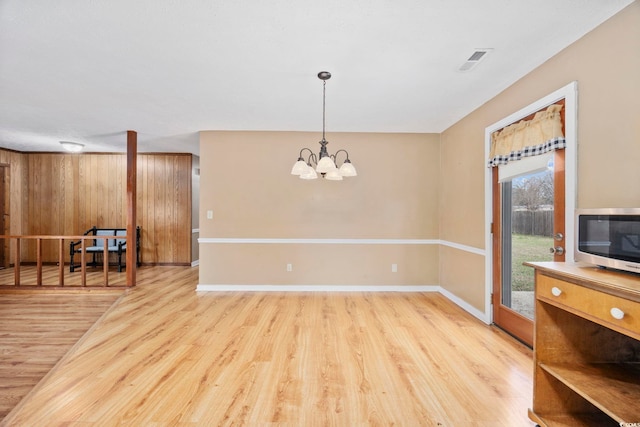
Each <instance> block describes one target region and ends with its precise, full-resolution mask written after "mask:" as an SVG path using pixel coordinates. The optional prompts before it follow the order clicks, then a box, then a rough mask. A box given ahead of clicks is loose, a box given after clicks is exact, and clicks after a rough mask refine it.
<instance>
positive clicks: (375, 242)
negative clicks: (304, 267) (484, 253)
mask: <svg viewBox="0 0 640 427" xmlns="http://www.w3.org/2000/svg"><path fill="white" fill-rule="evenodd" d="M198 243H216V244H220V243H234V244H246V243H248V244H305V245H313V244H317V245H437V244H440V240H437V239H261V238H234V237H200V238H199V239H198Z"/></svg>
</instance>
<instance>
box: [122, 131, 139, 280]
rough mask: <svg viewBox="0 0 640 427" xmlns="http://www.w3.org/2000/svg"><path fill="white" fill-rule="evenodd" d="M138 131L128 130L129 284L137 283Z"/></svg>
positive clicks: (127, 260)
mask: <svg viewBox="0 0 640 427" xmlns="http://www.w3.org/2000/svg"><path fill="white" fill-rule="evenodd" d="M137 152H138V133H137V132H136V131H133V130H128V131H127V252H126V255H125V259H126V265H127V286H135V285H136V268H137V264H136V259H137V256H136V255H137V254H136V251H137V248H136V222H137V217H136V214H137V210H136V205H137V191H136V184H137V156H138V153H137Z"/></svg>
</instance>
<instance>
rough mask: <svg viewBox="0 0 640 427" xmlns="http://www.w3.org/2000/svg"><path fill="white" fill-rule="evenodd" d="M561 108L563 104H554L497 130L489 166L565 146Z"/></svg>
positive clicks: (492, 136)
mask: <svg viewBox="0 0 640 427" xmlns="http://www.w3.org/2000/svg"><path fill="white" fill-rule="evenodd" d="M560 111H562V105H559V104H554V105H551V106H549V108H547V109H546V110H542V111H538V112H537V113H536V114H535V115H534V117H533V119H531V120H521V121H520V122H518V123H514V124H512V125H509V126H506V127H504V128H502V129H500V130H499V131H496V132H494V133H493V134H492V135H491V153H490V154H489V164H488V166H489V167H496V166H499V165H506V164H507V163H508V162H511V161H515V160H520V159H522V158H524V157H531V156H539V155H541V154H544V153H548V152H549V151H553V150H560V149H563V148H565V147H566V141H565V138H564V133H563V131H562V118H561V116H560Z"/></svg>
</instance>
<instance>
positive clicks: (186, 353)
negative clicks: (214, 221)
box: [0, 267, 533, 427]
mask: <svg viewBox="0 0 640 427" xmlns="http://www.w3.org/2000/svg"><path fill="white" fill-rule="evenodd" d="M197 274H198V269H197V268H185V267H155V268H150V269H145V268H143V269H141V270H140V271H139V272H138V279H139V284H138V286H137V287H135V288H134V289H132V290H128V291H126V292H125V295H124V296H123V297H122V298H121V299H120V300H118V302H117V303H116V304H115V305H114V306H113V307H112V308H111V309H110V310H109V311H108V312H107V314H106V315H105V316H103V317H102V318H101V319H100V320H99V321H98V322H97V323H96V324H95V325H94V326H93V328H92V329H91V331H90V332H89V333H88V334H86V335H85V336H84V337H83V338H82V340H81V341H80V342H79V343H78V344H77V345H76V346H75V347H74V348H73V350H72V351H71V352H70V353H68V354H67V355H66V356H65V357H64V358H63V359H62V360H61V361H60V363H58V365H57V366H56V368H55V369H54V370H53V371H52V372H50V373H49V374H48V375H47V376H46V377H45V379H44V380H43V381H42V382H41V383H39V384H38V386H36V388H35V389H34V390H33V391H32V392H31V393H30V394H29V395H28V396H27V397H26V398H25V399H24V400H23V401H22V402H21V403H20V404H19V405H18V406H17V407H16V408H15V409H14V410H13V411H12V412H11V413H10V414H9V415H8V416H7V417H6V418H5V419H4V420H3V422H2V423H0V425H3V426H5V425H6V426H25V425H28V426H40V425H47V426H55V425H65V426H74V425H83V426H92V425H93V426H98V425H100V426H109V425H135V426H148V425H153V426H174V425H179V426H182V425H184V426H215V425H247V426H256V425H258V426H271V425H285V426H357V425H372V426H377V425H399V426H405V425H406V426H418V425H420V426H462V425H465V426H467V425H468V426H509V427H513V426H531V425H532V423H531V422H529V421H528V418H527V408H528V407H529V406H530V405H531V396H532V370H533V368H532V364H533V362H532V356H531V351H530V350H529V349H527V348H526V347H524V346H523V345H521V344H519V343H518V342H516V341H514V340H513V339H511V338H510V337H508V336H505V335H504V334H503V333H501V332H499V331H498V330H496V329H494V328H491V327H488V326H486V325H484V324H482V323H481V322H479V321H478V320H477V319H475V318H473V317H471V316H470V315H468V314H467V313H465V312H464V311H463V310H461V309H460V308H458V307H457V306H455V305H454V304H453V303H451V302H450V301H448V300H447V299H446V298H445V297H443V296H441V295H439V294H436V293H410V294H405V293H260V292H257V293H242V292H237V293H235V292H224V293H197V292H195V286H196V284H197V280H198V279H197Z"/></svg>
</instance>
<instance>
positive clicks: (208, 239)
mask: <svg viewBox="0 0 640 427" xmlns="http://www.w3.org/2000/svg"><path fill="white" fill-rule="evenodd" d="M198 243H213V244H229V243H232V244H320V245H444V246H448V247H450V248H455V249H459V250H461V251H466V252H471V253H474V254H476V255H481V256H485V250H484V249H480V248H475V247H473V246H467V245H463V244H460V243H455V242H449V241H447V240H439V239H260V238H227V237H201V238H199V239H198Z"/></svg>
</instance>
